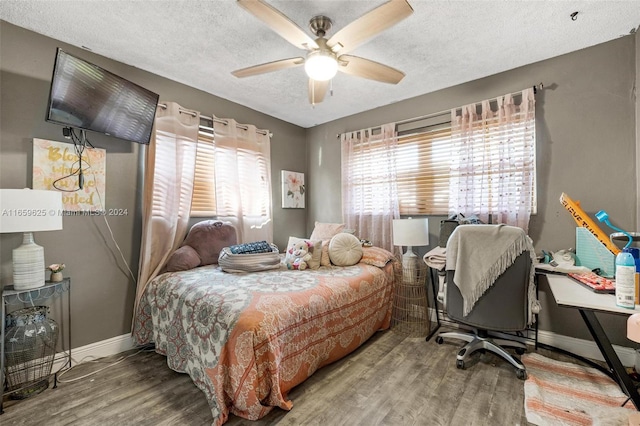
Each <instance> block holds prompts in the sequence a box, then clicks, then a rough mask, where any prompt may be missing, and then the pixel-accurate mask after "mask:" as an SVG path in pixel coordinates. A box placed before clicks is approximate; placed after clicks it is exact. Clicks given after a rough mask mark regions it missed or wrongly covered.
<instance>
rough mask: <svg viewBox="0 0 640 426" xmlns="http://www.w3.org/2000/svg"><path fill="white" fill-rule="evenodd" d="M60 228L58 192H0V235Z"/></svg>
mask: <svg viewBox="0 0 640 426" xmlns="http://www.w3.org/2000/svg"><path fill="white" fill-rule="evenodd" d="M60 229H62V193H61V192H58V191H43V190H36V189H0V233H4V234H6V233H13V232H38V231H57V230H60Z"/></svg>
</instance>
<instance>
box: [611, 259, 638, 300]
mask: <svg viewBox="0 0 640 426" xmlns="http://www.w3.org/2000/svg"><path fill="white" fill-rule="evenodd" d="M635 275H636V261H635V259H634V258H633V254H631V250H629V249H627V248H625V249H623V250H622V251H621V252H620V253H618V255H617V256H616V305H618V306H620V307H621V308H630V309H633V308H635V296H636V277H635Z"/></svg>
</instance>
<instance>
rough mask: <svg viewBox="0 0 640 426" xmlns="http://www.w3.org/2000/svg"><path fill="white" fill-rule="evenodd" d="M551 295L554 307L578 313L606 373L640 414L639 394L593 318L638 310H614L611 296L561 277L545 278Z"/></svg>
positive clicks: (605, 335)
mask: <svg viewBox="0 0 640 426" xmlns="http://www.w3.org/2000/svg"><path fill="white" fill-rule="evenodd" d="M546 277H547V281H548V282H549V287H550V288H551V293H553V297H554V299H555V300H556V303H557V304H558V306H562V307H566V308H573V309H577V310H578V311H580V315H581V316H582V319H583V320H584V322H585V324H586V325H587V328H588V329H589V333H591V336H592V337H593V340H594V341H595V342H596V344H597V345H598V348H599V349H600V352H601V353H602V356H603V357H604V359H605V361H606V362H607V366H608V367H609V371H610V372H611V373H612V374H613V377H614V379H615V380H616V381H617V382H618V384H619V385H620V388H621V389H622V391H623V392H624V393H625V394H627V396H629V398H631V401H633V404H634V405H635V406H636V409H638V410H640V394H639V393H638V391H637V390H636V387H635V385H634V384H633V381H632V380H631V378H630V377H629V375H628V374H627V370H625V368H624V366H623V365H622V362H620V358H618V354H616V352H615V351H614V350H613V346H611V341H610V340H609V338H608V337H607V334H606V333H605V332H604V329H603V328H602V325H601V324H600V322H599V321H598V318H597V317H596V314H595V313H596V312H606V313H610V314H620V315H631V314H633V313H636V312H640V307H638V306H636V308H635V309H628V308H621V307H619V306H616V299H615V296H614V295H612V294H599V293H595V292H593V291H591V290H589V289H587V288H585V287H583V286H582V285H580V284H578V283H577V282H575V281H573V280H572V279H571V278H568V277H566V276H564V275H552V274H546Z"/></svg>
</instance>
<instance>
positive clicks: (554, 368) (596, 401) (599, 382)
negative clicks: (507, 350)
mask: <svg viewBox="0 0 640 426" xmlns="http://www.w3.org/2000/svg"><path fill="white" fill-rule="evenodd" d="M522 362H523V363H524V365H525V366H526V368H527V374H528V376H529V377H528V379H527V380H526V381H525V383H524V406H525V413H526V416H527V421H529V423H533V424H535V425H539V426H555V425H606V426H609V425H611V426H616V425H628V424H629V414H630V413H634V412H635V409H634V407H633V403H632V402H631V401H629V402H627V404H626V405H625V407H621V405H622V404H623V403H624V402H625V401H626V400H627V397H626V395H625V394H624V393H623V392H622V391H621V390H620V388H619V387H618V385H617V384H616V383H615V382H614V381H613V380H611V378H609V377H608V376H607V375H605V374H604V373H602V372H601V371H598V370H596V369H594V368H590V367H585V366H582V365H577V364H572V363H567V362H561V361H556V360H553V359H550V358H547V357H544V356H542V355H539V354H536V353H532V354H525V355H523V356H522Z"/></svg>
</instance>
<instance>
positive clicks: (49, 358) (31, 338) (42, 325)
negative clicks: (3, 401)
mask: <svg viewBox="0 0 640 426" xmlns="http://www.w3.org/2000/svg"><path fill="white" fill-rule="evenodd" d="M47 311H48V308H47V307H46V306H33V307H29V308H24V309H19V310H17V311H14V312H11V313H10V314H8V315H7V316H6V332H5V341H4V343H5V357H6V360H5V377H6V380H7V392H6V393H8V394H10V398H12V399H25V398H29V397H30V396H33V395H36V394H38V393H40V392H42V391H43V390H45V389H47V388H48V387H49V376H50V375H51V368H52V367H53V359H54V357H55V354H56V343H57V341H58V325H57V324H56V322H55V321H53V320H52V319H49V318H47Z"/></svg>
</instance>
